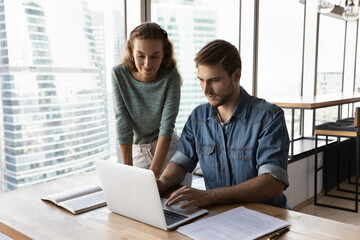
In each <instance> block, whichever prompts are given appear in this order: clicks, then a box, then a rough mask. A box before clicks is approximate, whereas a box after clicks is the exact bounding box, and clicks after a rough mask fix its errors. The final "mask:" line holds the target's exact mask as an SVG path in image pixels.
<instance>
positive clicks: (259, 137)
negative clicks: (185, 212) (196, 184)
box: [172, 87, 289, 208]
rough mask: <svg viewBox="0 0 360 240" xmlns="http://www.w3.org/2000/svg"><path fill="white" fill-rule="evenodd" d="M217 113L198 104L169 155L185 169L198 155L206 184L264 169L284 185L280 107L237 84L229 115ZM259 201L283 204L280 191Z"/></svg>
mask: <svg viewBox="0 0 360 240" xmlns="http://www.w3.org/2000/svg"><path fill="white" fill-rule="evenodd" d="M217 116H218V112H217V108H214V107H211V106H210V105H209V104H208V103H207V104H202V105H200V106H198V107H196V108H195V109H194V110H193V112H192V113H191V115H190V116H189V118H188V120H187V122H186V124H185V126H184V129H183V131H182V134H181V147H180V149H179V151H178V152H177V153H176V154H175V155H174V157H173V158H172V161H173V162H176V163H177V164H179V165H181V166H182V167H183V168H184V169H186V170H187V171H188V172H192V171H193V170H194V169H195V167H196V164H197V162H198V161H199V162H200V166H201V169H202V172H203V175H204V181H205V186H206V189H214V188H219V187H225V186H233V185H236V184H238V183H241V182H244V181H247V180H249V179H252V178H255V177H257V176H260V175H262V174H271V175H272V176H273V177H275V178H277V179H278V180H280V181H281V182H283V183H284V185H285V188H287V187H288V186H289V183H288V174H287V164H288V151H289V136H288V132H287V128H286V123H285V119H284V112H283V110H282V109H281V108H280V107H278V106H276V105H274V104H271V103H268V102H266V101H265V100H263V99H260V98H257V97H253V96H250V95H249V94H248V93H247V92H246V91H245V90H244V89H243V88H242V87H240V97H239V100H238V103H237V105H236V107H235V109H234V111H233V113H232V116H231V118H230V119H229V120H228V121H227V122H225V123H224V124H223V126H222V125H221V123H220V122H219V121H218V120H217V119H218V117H217ZM263 203H266V204H269V205H273V206H277V207H283V208H286V206H287V204H286V197H285V195H284V194H283V195H282V196H281V197H280V198H274V199H268V200H265V201H263Z"/></svg>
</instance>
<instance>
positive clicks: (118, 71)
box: [112, 66, 180, 144]
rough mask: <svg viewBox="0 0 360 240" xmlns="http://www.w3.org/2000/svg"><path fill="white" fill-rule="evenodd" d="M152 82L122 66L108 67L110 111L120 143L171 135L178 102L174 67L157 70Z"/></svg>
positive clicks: (146, 140)
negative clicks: (112, 109) (134, 76)
mask: <svg viewBox="0 0 360 240" xmlns="http://www.w3.org/2000/svg"><path fill="white" fill-rule="evenodd" d="M159 73H160V74H159V78H158V79H157V80H155V81H153V82H139V81H137V80H135V79H134V78H133V77H132V76H131V74H130V72H129V71H128V70H127V69H126V68H125V67H124V66H115V67H114V68H113V71H112V84H113V92H114V111H115V119H116V128H117V134H118V141H119V143H120V144H128V143H135V144H146V143H151V142H153V141H155V140H156V139H157V138H158V136H164V137H167V138H170V139H171V136H172V133H173V131H174V127H175V120H176V117H177V114H178V111H179V104H180V75H179V72H178V71H177V69H176V68H174V69H170V70H167V71H164V70H162V69H160V70H159Z"/></svg>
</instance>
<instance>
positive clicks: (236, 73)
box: [232, 68, 241, 82]
mask: <svg viewBox="0 0 360 240" xmlns="http://www.w3.org/2000/svg"><path fill="white" fill-rule="evenodd" d="M240 78H241V69H240V68H238V69H236V70H235V71H234V72H233V74H232V80H233V81H234V82H239V81H240Z"/></svg>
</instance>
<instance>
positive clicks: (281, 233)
mask: <svg viewBox="0 0 360 240" xmlns="http://www.w3.org/2000/svg"><path fill="white" fill-rule="evenodd" d="M289 230H290V226H287V227H286V228H283V229H282V230H281V231H280V232H277V233H275V234H274V235H272V236H271V237H269V238H268V239H267V240H275V239H277V238H278V237H280V236H281V235H283V234H284V233H286V232H287V231H289Z"/></svg>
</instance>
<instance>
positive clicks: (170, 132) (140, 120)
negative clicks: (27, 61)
mask: <svg viewBox="0 0 360 240" xmlns="http://www.w3.org/2000/svg"><path fill="white" fill-rule="evenodd" d="M125 50H126V53H125V56H124V59H123V62H122V64H120V65H118V66H115V67H114V68H113V72H112V83H113V91H114V110H115V118H116V127H117V134H118V142H119V144H120V153H121V161H122V163H124V164H128V165H134V166H137V167H142V168H148V169H151V170H152V171H153V172H154V173H155V176H156V178H159V177H160V174H161V172H162V170H163V169H164V168H165V167H166V165H167V163H168V162H169V161H170V159H171V157H172V156H173V155H174V154H175V152H176V151H177V150H178V148H179V146H180V140H179V137H178V135H177V134H176V132H175V131H174V129H175V121H176V117H177V114H178V111H179V104H180V87H181V77H180V74H179V72H178V70H177V68H176V60H175V58H174V53H173V46H172V43H171V42H170V40H169V39H168V35H167V33H166V31H165V30H163V29H162V28H161V27H160V26H159V25H158V24H156V23H151V22H146V23H143V24H141V25H139V26H138V27H136V28H135V29H134V30H133V31H132V32H131V34H130V37H129V40H128V41H127V43H126V46H125ZM183 183H184V184H186V185H191V175H190V176H187V177H186V178H185V181H184V182H183Z"/></svg>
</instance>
